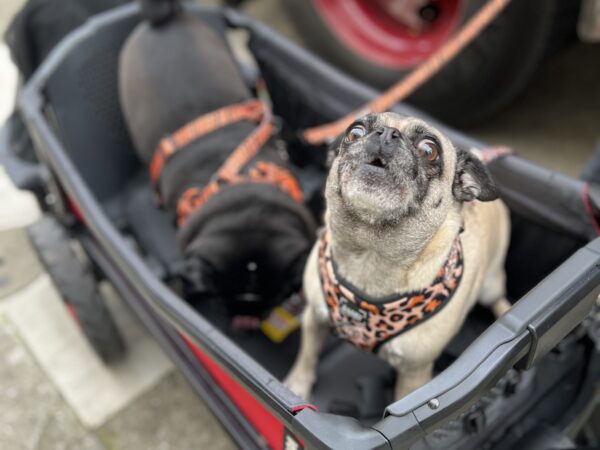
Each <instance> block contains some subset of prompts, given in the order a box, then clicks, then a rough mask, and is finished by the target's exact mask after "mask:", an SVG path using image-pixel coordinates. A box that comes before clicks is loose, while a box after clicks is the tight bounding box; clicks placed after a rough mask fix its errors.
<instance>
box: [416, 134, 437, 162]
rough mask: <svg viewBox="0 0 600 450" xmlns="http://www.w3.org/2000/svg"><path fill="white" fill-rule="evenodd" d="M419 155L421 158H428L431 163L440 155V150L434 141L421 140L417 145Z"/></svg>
mask: <svg viewBox="0 0 600 450" xmlns="http://www.w3.org/2000/svg"><path fill="white" fill-rule="evenodd" d="M417 154H418V155H419V156H420V157H421V158H427V160H429V161H434V160H436V159H437V157H438V155H439V154H440V148H439V146H438V144H437V142H435V141H434V140H433V139H429V138H425V139H421V140H420V141H419V142H418V143H417Z"/></svg>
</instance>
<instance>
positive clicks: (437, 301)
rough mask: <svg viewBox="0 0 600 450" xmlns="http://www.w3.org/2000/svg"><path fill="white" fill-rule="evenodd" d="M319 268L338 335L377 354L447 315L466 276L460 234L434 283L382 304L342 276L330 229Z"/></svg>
mask: <svg viewBox="0 0 600 450" xmlns="http://www.w3.org/2000/svg"><path fill="white" fill-rule="evenodd" d="M318 266H319V277H320V279H321V286H322V288H323V293H324V295H325V300H326V302H327V308H328V310H329V321H330V323H331V326H332V328H333V330H334V332H335V333H336V334H337V335H338V336H339V337H341V338H343V339H345V340H347V341H349V342H350V343H352V344H354V345H355V346H357V347H359V348H360V349H362V350H366V351H371V352H376V351H377V350H379V348H380V347H381V346H382V345H383V344H385V343H386V342H387V341H389V340H390V339H392V338H393V337H396V336H398V335H400V334H402V333H404V332H406V331H408V330H410V329H411V328H413V327H415V326H417V325H419V324H420V323H422V322H424V321H425V320H427V319H429V318H430V317H432V316H433V315H434V314H436V313H438V312H439V311H441V310H442V308H443V307H444V306H446V305H447V304H448V303H449V302H450V300H451V299H452V296H453V295H454V293H455V292H456V289H457V288H458V286H459V284H460V280H461V278H462V275H463V271H464V262H463V251H462V244H461V240H460V233H459V235H458V236H457V237H456V239H455V240H454V243H453V244H452V247H451V249H450V252H449V254H448V257H447V258H446V262H445V263H444V265H443V266H442V267H441V268H440V270H439V271H438V273H437V275H436V277H435V279H434V280H433V282H432V283H431V284H430V285H429V286H427V287H426V288H424V289H422V290H420V291H413V292H402V293H397V294H394V295H392V296H390V297H386V298H383V299H377V300H374V299H371V298H369V297H368V296H367V295H366V294H364V293H361V292H360V291H359V290H358V289H357V288H355V287H354V286H352V284H350V283H349V282H348V281H346V280H344V279H343V278H342V277H341V276H340V275H339V273H338V271H337V267H336V265H335V262H334V260H333V258H332V255H331V245H330V243H329V238H328V234H327V231H326V230H325V231H323V233H322V235H321V241H320V243H319V260H318Z"/></svg>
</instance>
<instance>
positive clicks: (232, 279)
mask: <svg viewBox="0 0 600 450" xmlns="http://www.w3.org/2000/svg"><path fill="white" fill-rule="evenodd" d="M119 77H120V79H119V89H120V100H121V104H122V107H123V112H124V115H125V121H126V123H127V126H128V128H129V131H130V134H131V136H132V138H133V142H134V145H135V147H136V149H137V152H138V155H139V157H140V158H141V160H142V161H144V163H146V164H150V163H151V160H152V158H153V155H154V153H155V151H156V149H157V146H158V145H159V142H160V141H161V139H163V138H165V137H166V136H170V135H171V134H172V133H174V132H175V131H176V130H178V129H180V128H181V127H183V126H185V125H186V124H188V123H190V122H191V121H193V120H194V119H196V118H198V117H200V116H203V115H206V114H207V113H210V112H213V111H215V110H218V109H220V108H222V107H225V106H227V105H233V104H238V103H240V102H245V101H248V100H249V99H252V94H251V92H250V90H249V88H248V87H247V86H246V84H245V82H244V80H243V78H242V76H241V73H240V70H239V67H238V66H237V65H236V62H235V61H234V59H233V55H232V54H231V52H230V49H229V48H228V46H227V44H226V42H225V41H224V39H223V38H222V36H221V35H219V34H218V33H216V32H215V31H214V30H212V29H211V28H210V27H209V26H208V25H206V24H204V23H202V22H200V21H198V20H196V19H195V18H193V17H191V16H189V15H186V14H184V13H182V12H181V11H176V12H175V13H174V16H173V17H170V18H169V19H168V20H160V21H159V20H157V21H155V23H152V24H151V23H148V22H143V23H141V24H140V25H139V26H138V27H137V28H136V29H135V30H134V32H133V33H132V34H131V36H130V37H129V38H128V40H127V42H126V43H125V45H124V47H123V49H122V53H121V59H120V74H119ZM256 127H257V124H256V123H253V122H249V121H239V122H236V123H232V124H229V125H227V126H225V127H223V128H218V129H216V130H215V131H212V132H210V133H209V134H206V135H204V136H202V137H201V138H199V139H197V140H193V141H192V142H191V143H189V144H188V145H186V146H185V147H184V148H182V149H181V150H179V151H178V152H177V153H175V154H174V155H172V156H171V157H170V158H169V159H168V160H167V162H166V163H165V165H164V168H163V169H162V171H161V172H160V178H159V179H158V181H157V188H158V191H159V192H160V197H161V199H162V203H163V205H164V207H165V208H166V209H167V210H168V211H169V212H171V213H172V214H173V216H174V217H176V215H177V208H178V204H179V202H180V200H181V198H182V195H184V193H185V192H186V191H187V190H188V189H190V188H194V187H196V188H199V189H202V188H203V187H205V186H206V185H207V183H209V182H210V181H211V179H212V177H214V174H215V173H216V172H217V171H218V170H219V168H220V167H221V166H222V164H223V163H224V161H225V160H226V159H227V158H228V157H229V156H230V154H231V153H232V152H233V151H234V149H235V148H236V147H237V146H238V145H239V144H240V143H241V142H242V141H244V139H245V138H246V137H247V136H248V135H249V134H250V133H251V132H252V131H253V130H254V129H255V128H256ZM260 162H263V163H264V162H267V163H275V164H276V165H277V166H278V167H280V168H282V169H284V170H286V171H290V170H291V168H290V167H289V164H288V162H287V158H286V155H285V149H282V148H281V145H280V144H279V145H278V144H277V140H276V139H275V138H274V137H272V138H270V139H269V140H268V141H267V142H266V144H264V146H263V147H262V148H261V150H260V151H259V153H258V154H257V156H256V157H255V158H253V159H252V160H251V161H250V162H249V163H248V164H247V165H245V167H244V168H243V169H242V172H243V173H248V171H250V170H252V168H253V167H255V166H256V164H257V163H260ZM290 173H291V172H290ZM178 239H179V243H180V247H181V251H182V253H183V257H184V259H185V265H184V267H185V268H184V273H183V277H184V280H186V281H187V284H188V286H189V290H190V292H191V293H192V294H207V295H209V296H213V295H214V296H217V297H221V298H224V299H225V300H226V301H227V305H228V306H229V307H230V309H231V314H232V315H233V314H234V315H253V316H257V315H260V314H261V312H265V311H266V310H268V309H269V308H270V307H271V306H273V305H275V304H278V303H280V302H281V301H282V300H283V299H284V298H285V297H286V296H288V295H289V294H291V293H292V292H293V291H294V290H297V289H299V288H300V286H301V278H302V271H303V267H304V263H305V261H306V258H307V255H308V252H309V251H310V248H311V246H312V243H313V241H314V239H315V223H314V219H313V217H312V215H311V213H310V212H309V210H308V209H307V207H306V206H305V205H304V204H302V203H299V202H297V201H294V199H292V198H291V197H290V196H289V195H288V194H287V193H285V192H284V191H283V190H282V189H281V188H280V186H276V185H272V184H267V183H252V182H242V183H237V184H232V185H229V184H221V185H220V190H219V191H218V193H217V194H215V195H213V196H211V197H210V198H209V199H208V200H207V201H206V203H205V204H203V205H202V206H201V207H200V208H199V209H197V210H194V211H193V212H192V214H190V216H189V217H188V219H187V220H186V221H185V222H184V223H183V225H181V226H180V228H179V232H178ZM188 293H189V292H188Z"/></svg>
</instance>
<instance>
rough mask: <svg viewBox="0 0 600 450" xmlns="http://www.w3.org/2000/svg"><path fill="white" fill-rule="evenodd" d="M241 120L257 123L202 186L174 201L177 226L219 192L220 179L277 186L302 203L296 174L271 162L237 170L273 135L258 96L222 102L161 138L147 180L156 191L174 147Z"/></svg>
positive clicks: (270, 115) (270, 118)
mask: <svg viewBox="0 0 600 450" xmlns="http://www.w3.org/2000/svg"><path fill="white" fill-rule="evenodd" d="M242 120H248V121H252V122H257V123H258V126H257V127H256V128H255V129H254V130H253V131H252V132H251V133H250V134H249V135H248V136H247V137H246V139H244V140H243V141H242V142H241V143H240V144H239V145H238V146H237V147H236V149H235V150H234V151H233V153H232V154H231V155H230V156H229V157H228V158H227V159H226V160H225V162H224V163H223V165H222V166H221V167H220V168H219V170H218V171H217V172H216V173H215V174H214V176H213V178H212V180H211V181H210V182H209V183H208V184H207V185H206V186H204V187H203V188H197V187H191V188H189V189H187V190H186V191H185V192H184V193H183V195H182V196H181V198H180V199H179V202H178V203H177V225H178V226H181V225H183V224H184V223H185V221H186V220H187V218H188V217H189V215H190V214H191V213H192V212H194V211H195V210H197V209H198V208H200V207H201V206H202V205H203V204H204V203H206V201H207V200H208V199H209V198H211V197H212V196H213V195H215V194H216V193H217V192H219V190H220V189H221V184H222V183H226V184H230V185H232V184H238V183H244V182H251V183H265V184H272V185H275V186H278V187H279V188H280V189H281V190H282V191H283V192H285V193H287V194H288V195H289V196H290V197H291V198H292V199H293V200H295V201H296V202H298V203H303V201H304V197H303V195H302V189H301V188H300V185H299V184H298V181H297V180H296V178H295V177H294V176H293V175H292V174H291V173H290V172H289V171H288V170H286V169H284V168H283V167H280V166H278V165H277V164H275V163H272V162H264V161H258V162H257V163H256V165H255V166H254V167H252V168H251V169H250V170H249V171H248V173H247V174H244V175H242V174H240V172H241V170H242V169H243V167H244V166H245V165H246V164H248V162H250V161H251V160H252V159H253V158H254V157H255V156H256V155H257V154H258V152H259V151H260V149H261V148H262V147H263V146H264V145H265V144H266V143H267V141H268V140H269V138H270V137H271V136H272V135H273V129H274V126H273V116H272V114H271V110H270V109H269V107H268V106H267V105H265V104H264V103H263V102H261V101H259V100H249V101H247V102H244V103H238V104H235V105H230V106H226V107H224V108H220V109H218V110H216V111H213V112H211V113H208V114H205V115H203V116H200V117H199V118H197V119H196V120H194V121H193V122H190V123H188V124H187V125H184V126H183V127H181V128H180V129H178V130H177V131H175V133H173V134H172V135H171V136H168V137H166V138H164V139H162V140H161V141H160V143H159V145H158V147H157V149H156V151H155V152H154V155H153V157H152V160H151V162H150V180H151V181H152V184H153V186H154V188H155V189H156V191H157V192H158V182H159V180H160V174H161V173H162V170H163V168H164V166H165V164H166V163H167V161H168V160H169V158H171V157H172V156H173V155H174V154H175V153H176V152H177V151H179V150H180V149H182V148H184V147H185V146H187V145H189V144H190V143H192V142H193V141H195V140H196V139H199V138H201V137H203V136H205V135H207V134H209V133H211V132H213V131H215V130H217V129H219V128H223V127H226V126H227V125H230V124H232V123H235V122H239V121H242Z"/></svg>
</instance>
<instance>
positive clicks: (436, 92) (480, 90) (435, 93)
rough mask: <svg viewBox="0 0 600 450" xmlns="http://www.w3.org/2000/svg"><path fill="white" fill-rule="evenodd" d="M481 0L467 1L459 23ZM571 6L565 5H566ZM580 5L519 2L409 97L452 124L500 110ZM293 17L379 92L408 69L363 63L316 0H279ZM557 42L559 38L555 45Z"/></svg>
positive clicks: (315, 44)
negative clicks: (326, 19)
mask: <svg viewBox="0 0 600 450" xmlns="http://www.w3.org/2000/svg"><path fill="white" fill-rule="evenodd" d="M485 3H486V0H470V1H469V2H467V3H466V4H465V7H464V8H463V10H462V13H461V14H462V16H461V18H460V21H461V22H463V23H464V22H465V21H466V20H468V19H469V18H470V17H471V16H473V14H475V13H476V12H477V11H478V10H479V9H480V8H481V6H482V5H483V4H485ZM565 3H569V5H568V8H566V7H565V6H564V4H565ZM578 3H579V2H561V1H560V0H519V1H514V2H511V3H510V4H509V5H508V6H507V7H506V9H505V10H504V11H503V12H502V13H501V14H500V15H499V16H498V18H497V19H496V20H495V21H494V22H493V23H492V24H491V25H490V26H489V27H488V28H487V29H485V30H484V31H483V32H482V33H481V35H479V36H478V37H477V38H476V39H475V40H474V41H473V42H472V43H471V44H470V45H469V46H468V47H467V48H465V49H464V50H463V51H462V52H461V53H460V54H459V55H458V56H457V57H456V58H455V59H454V60H453V61H451V62H450V63H449V64H448V65H447V66H446V67H445V68H443V69H442V70H441V71H440V72H439V73H438V74H437V75H435V76H434V77H433V78H432V79H431V80H429V82H428V83H427V84H426V85H424V86H422V87H421V88H420V89H418V90H417V91H416V92H415V93H414V94H413V95H411V96H410V97H409V98H408V99H407V102H409V103H412V104H414V105H415V106H417V107H419V108H421V109H423V110H425V111H427V112H429V113H430V114H432V115H433V116H435V117H437V118H439V119H441V120H443V121H446V122H448V123H451V124H453V125H455V126H461V127H466V126H471V125H476V124H479V123H482V122H484V121H485V120H487V119H489V118H490V117H491V116H492V115H493V114H495V113H496V112H498V111H500V110H501V109H502V108H504V107H506V106H507V105H508V104H509V103H510V102H511V101H512V100H513V99H514V98H515V97H516V96H517V95H518V94H519V93H520V92H521V91H522V90H523V89H524V88H525V87H526V85H527V82H528V81H529V80H530V78H531V77H532V75H533V74H534V73H535V71H536V69H538V67H539V65H540V62H541V61H542V60H543V59H544V57H545V56H546V55H547V53H548V52H549V51H550V50H555V49H556V48H558V47H560V46H561V45H562V42H564V40H565V39H568V38H572V37H573V36H574V33H575V22H576V18H577V14H578V10H579V6H578ZM283 4H284V6H285V9H286V11H287V13H288V15H289V17H290V18H291V22H292V23H293V25H294V26H295V28H296V29H297V30H298V32H299V34H300V35H301V36H302V39H303V40H304V41H305V43H306V44H307V46H308V47H309V48H311V49H312V50H313V51H315V52H316V53H317V54H319V55H320V56H322V57H324V59H326V60H328V61H330V62H331V63H333V64H334V65H336V66H337V67H339V68H340V69H342V70H344V71H346V72H347V73H349V74H351V75H353V76H354V77H356V78H358V79H360V80H362V81H364V82H366V83H368V84H371V85H373V86H375V87H377V88H379V89H385V88H386V87H388V86H390V85H391V84H393V83H395V82H396V81H398V80H400V79H401V78H402V77H404V76H405V75H406V74H407V73H409V72H410V70H411V68H407V69H405V70H393V69H390V68H387V67H383V66H381V65H377V64H374V63H373V62H372V61H367V60H366V59H364V58H363V57H361V56H359V55H358V54H357V53H356V52H354V51H353V50H351V49H350V48H349V47H348V46H347V45H346V44H344V43H342V42H341V40H340V39H338V38H337V37H336V36H335V35H334V32H333V31H332V29H331V28H330V26H329V25H328V24H327V23H326V21H325V20H324V18H323V15H322V13H321V12H320V11H319V10H318V8H317V7H316V6H315V4H316V0H284V2H283ZM558 41H560V42H558Z"/></svg>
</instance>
